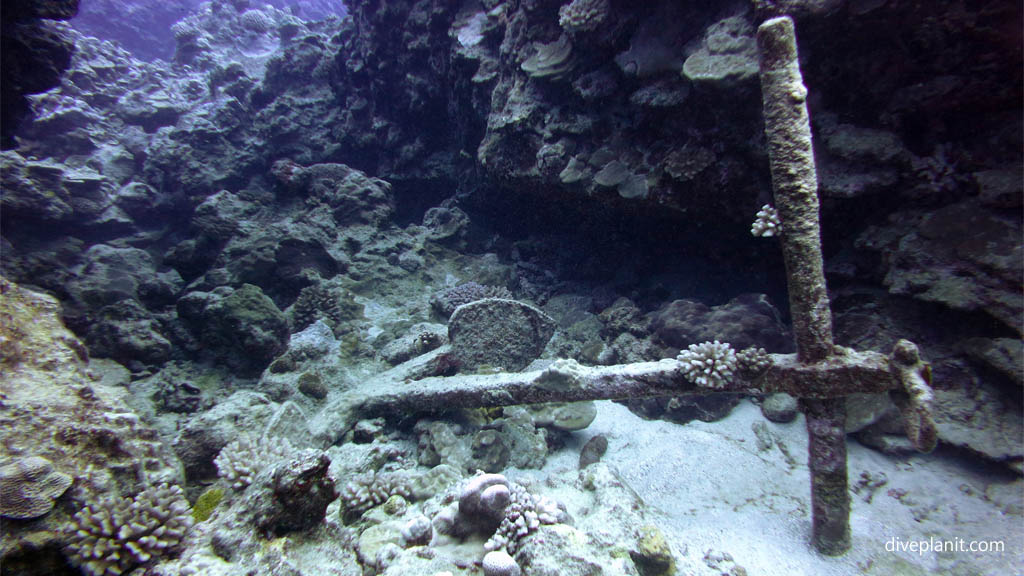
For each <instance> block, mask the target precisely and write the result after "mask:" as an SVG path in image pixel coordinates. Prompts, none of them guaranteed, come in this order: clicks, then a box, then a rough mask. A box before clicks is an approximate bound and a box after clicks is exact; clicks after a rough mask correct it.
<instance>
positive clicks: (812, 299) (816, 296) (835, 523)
mask: <svg viewBox="0 0 1024 576" xmlns="http://www.w3.org/2000/svg"><path fill="white" fill-rule="evenodd" d="M757 48H758V55H759V59H760V73H761V97H762V100H763V104H764V123H765V135H766V137H767V142H768V158H769V161H770V164H771V173H772V189H773V191H774V196H775V208H776V210H778V213H779V219H780V220H781V222H782V234H781V240H782V254H783V259H784V260H785V263H786V280H787V283H788V287H789V306H790V313H791V314H792V317H793V335H794V339H795V340H796V348H797V356H798V357H799V359H800V361H801V362H817V361H820V360H822V359H825V358H827V357H828V356H829V355H830V354H832V350H833V340H832V311H831V308H830V307H829V301H828V290H827V288H826V285H825V273H824V271H823V270H824V264H823V259H822V256H821V232H820V229H819V215H818V177H817V172H816V168H815V165H814V148H813V146H812V143H811V123H810V119H809V116H808V113H807V88H806V87H805V86H804V83H803V77H802V76H801V74H800V62H799V60H798V57H797V45H796V31H795V29H794V25H793V20H792V19H790V18H789V17H788V16H782V17H779V18H772V19H770V20H766V21H765V22H764V23H762V24H761V25H760V26H759V27H758V30H757ZM803 404H804V408H805V410H804V411H805V414H806V416H807V433H808V434H809V435H810V442H809V450H808V451H809V454H808V458H809V460H808V466H809V468H810V469H811V509H812V510H813V523H814V544H815V546H816V547H817V549H818V551H820V552H821V553H823V554H829V555H838V554H842V553H843V552H846V551H847V550H848V549H849V548H850V497H849V494H848V492H847V473H846V434H845V433H844V432H843V426H844V422H845V419H846V404H845V401H844V400H843V399H842V398H830V399H821V400H804V401H803Z"/></svg>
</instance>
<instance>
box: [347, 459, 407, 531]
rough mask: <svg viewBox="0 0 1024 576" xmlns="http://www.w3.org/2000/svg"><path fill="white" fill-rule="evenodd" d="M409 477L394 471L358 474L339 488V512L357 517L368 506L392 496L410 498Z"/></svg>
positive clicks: (385, 500) (353, 517) (375, 504)
mask: <svg viewBox="0 0 1024 576" xmlns="http://www.w3.org/2000/svg"><path fill="white" fill-rule="evenodd" d="M412 494H413V487H412V484H411V482H410V481H409V478H408V477H407V476H406V475H404V474H399V473H396V472H384V473H380V474H378V473H376V472H374V471H372V470H371V471H370V472H367V473H365V474H360V475H358V476H356V477H355V478H353V479H352V480H351V481H350V482H349V483H348V484H346V485H345V487H344V488H342V489H341V513H342V516H343V517H344V518H346V519H350V520H351V519H355V518H358V517H359V516H361V515H362V514H363V512H366V511H367V510H369V509H370V508H373V507H374V506H379V505H380V504H383V503H384V502H387V500H388V498H391V497H392V496H401V497H403V498H405V499H407V500H408V499H410V498H412Z"/></svg>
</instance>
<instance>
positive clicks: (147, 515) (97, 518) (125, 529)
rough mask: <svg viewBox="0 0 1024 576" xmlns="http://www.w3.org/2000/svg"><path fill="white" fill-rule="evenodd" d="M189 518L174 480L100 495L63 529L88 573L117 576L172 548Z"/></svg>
mask: <svg viewBox="0 0 1024 576" xmlns="http://www.w3.org/2000/svg"><path fill="white" fill-rule="evenodd" d="M192 523H193V520H192V516H191V514H189V506H188V501H187V500H185V494H184V492H183V491H182V490H181V488H179V487H178V486H174V485H170V484H157V485H155V486H149V487H147V488H145V489H144V490H143V491H142V492H140V493H139V494H138V495H136V496H135V497H134V498H131V497H129V498H118V497H115V496H111V497H107V498H103V499H101V500H99V501H97V502H92V503H89V504H87V505H86V506H85V507H84V508H82V509H81V510H79V511H78V513H77V514H75V516H74V518H73V519H72V521H71V524H70V526H69V527H68V529H67V534H66V536H67V550H68V556H69V557H70V558H71V560H72V562H74V563H75V564H76V565H77V566H79V567H80V568H81V569H82V570H83V571H84V572H85V573H86V574H89V575H90V576H118V575H120V574H125V573H127V572H129V571H131V570H134V569H135V568H136V567H138V566H141V565H143V564H146V563H148V562H150V561H152V560H155V559H157V558H161V557H165V556H169V555H171V554H173V553H174V552H175V551H176V549H177V548H178V546H179V545H180V544H181V541H182V539H183V538H184V536H185V534H186V533H187V532H188V529H189V528H190V527H191V526H192Z"/></svg>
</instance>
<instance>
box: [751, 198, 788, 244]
mask: <svg viewBox="0 0 1024 576" xmlns="http://www.w3.org/2000/svg"><path fill="white" fill-rule="evenodd" d="M781 231H782V223H781V222H780V221H779V213H778V211H776V210H775V207H773V206H772V205H771V204H765V205H764V206H761V209H760V210H758V212H757V218H756V219H755V220H754V223H753V224H751V225H750V233H751V234H753V235H754V236H757V237H759V238H767V237H769V236H776V235H778V234H779V232H781Z"/></svg>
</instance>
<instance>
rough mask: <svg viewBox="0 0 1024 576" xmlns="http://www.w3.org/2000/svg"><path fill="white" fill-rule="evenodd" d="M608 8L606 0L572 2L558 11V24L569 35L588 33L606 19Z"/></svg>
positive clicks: (575, 0)
mask: <svg viewBox="0 0 1024 576" xmlns="http://www.w3.org/2000/svg"><path fill="white" fill-rule="evenodd" d="M610 8H611V3H610V2H609V1H608V0H573V1H572V2H570V3H569V4H566V5H564V6H562V7H561V8H559V9H558V24H559V25H560V26H561V27H562V29H564V30H565V31H566V32H569V33H570V34H577V33H580V32H590V31H593V30H596V29H597V28H598V27H599V26H600V25H601V24H602V23H603V22H604V21H605V20H607V19H608V11H609V9H610Z"/></svg>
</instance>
